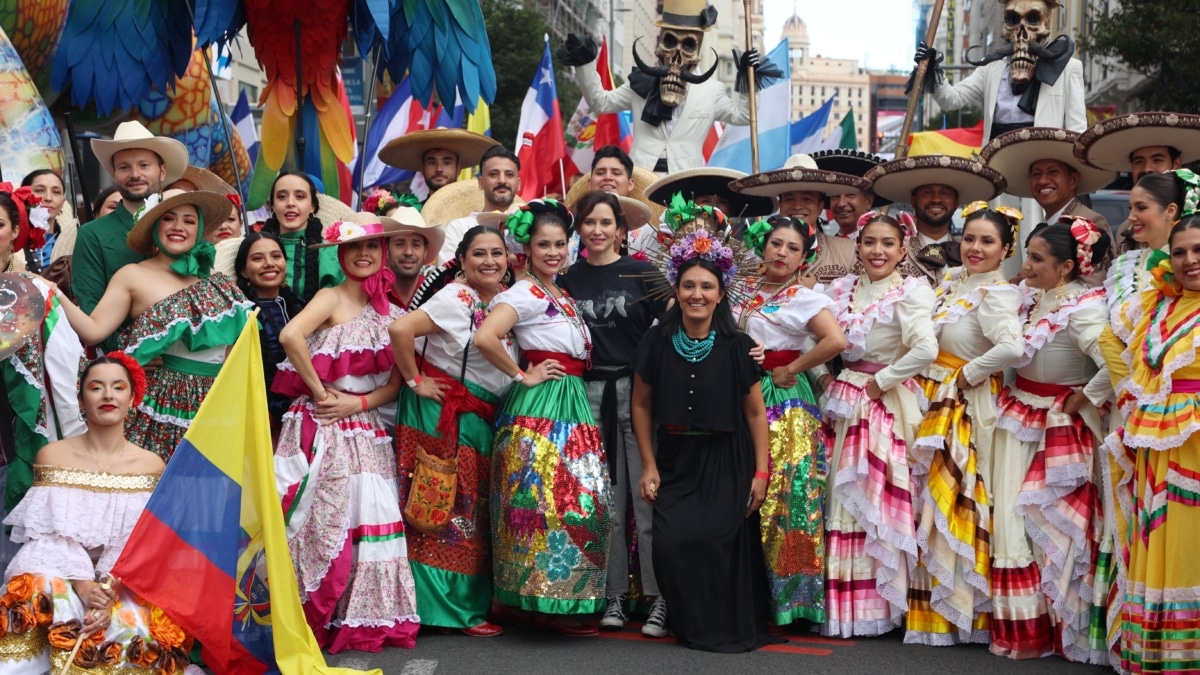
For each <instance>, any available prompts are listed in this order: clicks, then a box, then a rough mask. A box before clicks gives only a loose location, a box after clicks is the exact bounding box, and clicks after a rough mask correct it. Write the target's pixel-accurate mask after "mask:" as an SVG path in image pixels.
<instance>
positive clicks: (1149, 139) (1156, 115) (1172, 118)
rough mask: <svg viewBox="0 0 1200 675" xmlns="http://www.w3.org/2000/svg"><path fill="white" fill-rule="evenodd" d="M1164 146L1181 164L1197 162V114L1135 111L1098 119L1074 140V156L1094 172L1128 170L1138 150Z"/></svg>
mask: <svg viewBox="0 0 1200 675" xmlns="http://www.w3.org/2000/svg"><path fill="white" fill-rule="evenodd" d="M1155 145H1166V146H1169V147H1172V148H1175V149H1176V150H1178V151H1179V152H1180V153H1181V154H1182V157H1181V159H1182V160H1183V163H1184V164H1187V163H1188V162H1194V161H1196V160H1198V159H1200V115H1187V114H1184V113H1173V112H1138V113H1130V114H1128V115H1119V116H1117V117H1110V118H1108V119H1106V120H1101V121H1099V122H1097V123H1095V124H1093V125H1092V126H1091V128H1090V129H1088V130H1087V131H1085V132H1083V133H1082V134H1080V135H1079V138H1078V139H1076V140H1075V156H1076V157H1078V158H1079V160H1080V161H1082V162H1084V163H1086V164H1090V165H1091V166H1094V167H1096V168H1098V169H1107V170H1109V171H1129V168H1130V167H1129V164H1130V162H1129V156H1130V155H1131V154H1133V151H1134V150H1137V149H1138V148H1146V147H1150V146H1155Z"/></svg>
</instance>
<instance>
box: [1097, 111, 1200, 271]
mask: <svg viewBox="0 0 1200 675" xmlns="http://www.w3.org/2000/svg"><path fill="white" fill-rule="evenodd" d="M1074 153H1075V157H1077V158H1078V159H1079V160H1080V161H1082V162H1084V163H1085V164H1087V165H1089V166H1094V167H1096V168H1098V169H1105V170H1108V171H1129V172H1130V173H1131V174H1132V175H1133V183H1134V185H1136V184H1137V182H1138V181H1139V180H1141V179H1142V176H1145V175H1146V174H1149V173H1166V172H1168V171H1173V170H1175V169H1179V168H1182V167H1183V165H1184V164H1190V163H1192V162H1194V161H1196V160H1198V159H1200V115H1185V114H1182V113H1170V112H1140V113H1131V114H1129V115H1121V116H1119V117H1110V118H1109V119H1106V120H1102V121H1100V122H1097V123H1096V124H1094V125H1093V126H1092V128H1091V129H1088V130H1087V131H1085V132H1084V133H1082V134H1080V135H1079V138H1077V139H1075V147H1074ZM1131 227H1132V226H1131V225H1130V223H1129V221H1128V220H1126V221H1125V222H1124V223H1121V226H1120V227H1118V228H1117V234H1116V236H1115V237H1113V245H1114V246H1115V247H1116V251H1117V254H1118V255H1119V254H1121V253H1125V252H1127V251H1131V250H1134V249H1137V248H1138V247H1139V245H1138V243H1137V242H1135V241H1134V240H1133V236H1132V234H1131V233H1130V228H1131Z"/></svg>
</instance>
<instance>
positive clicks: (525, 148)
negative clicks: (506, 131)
mask: <svg viewBox="0 0 1200 675" xmlns="http://www.w3.org/2000/svg"><path fill="white" fill-rule="evenodd" d="M545 40H546V49H545V51H544V52H543V53H542V62H541V63H540V64H538V71H537V74H536V75H534V77H533V83H532V84H531V85H529V91H528V92H526V93H525V101H524V102H523V103H522V104H521V124H520V126H519V127H518V130H517V144H516V147H517V157H518V158H520V160H521V199H524V200H526V201H528V200H530V199H537V198H539V197H542V196H543V195H545V194H548V193H551V192H555V193H558V194H565V193H566V186H564V185H563V182H564V180H565V179H564V177H563V158H565V157H566V155H567V144H566V141H565V140H564V139H563V121H562V113H561V112H559V110H558V88H557V87H555V85H554V62H553V61H551V60H550V36H546V37H545Z"/></svg>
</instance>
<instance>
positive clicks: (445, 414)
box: [422, 363, 496, 448]
mask: <svg viewBox="0 0 1200 675" xmlns="http://www.w3.org/2000/svg"><path fill="white" fill-rule="evenodd" d="M422 369H423V370H424V371H425V375H427V376H429V377H433V378H434V379H436V380H437V381H438V382H440V383H441V384H444V385H447V388H446V389H445V390H444V391H443V392H442V412H441V414H440V415H438V423H437V432H438V435H440V436H441V437H442V438H443V439H445V440H447V441H449V442H450V443H451V446H450V447H452V448H457V447H458V418H460V417H462V416H463V415H470V414H474V415H478V416H480V417H481V418H483V419H484V420H485V421H487V423H488V424H491V423H492V421H493V420H495V418H496V404H495V403H488V402H487V401H485V400H483V399H481V398H479V397H478V396H476V395H475V394H473V393H471V390H470V389H468V388H467V385H465V384H463V383H462V382H459V381H458V380H456V379H454V378H453V377H450V376H449V375H447V374H446V373H444V372H442V371H441V370H439V369H437V368H435V367H434V366H432V365H430V364H428V363H426V364H425V365H424V366H423V367H422Z"/></svg>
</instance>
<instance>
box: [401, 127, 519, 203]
mask: <svg viewBox="0 0 1200 675" xmlns="http://www.w3.org/2000/svg"><path fill="white" fill-rule="evenodd" d="M497 145H500V143H499V142H498V141H495V140H493V139H491V138H488V137H487V136H484V135H483V134H477V133H475V132H473V131H467V130H465V129H423V130H421V131H413V132H410V133H407V134H405V135H403V136H401V137H400V138H394V139H392V140H390V141H388V143H387V145H385V146H383V149H381V150H380V151H379V160H380V161H381V162H383V163H384V164H387V165H389V166H394V167H396V168H397V169H405V170H408V171H416V172H420V174H421V176H422V178H424V179H425V185H427V186H428V187H429V194H430V195H432V194H433V193H434V192H437V191H438V190H439V189H441V188H443V187H445V186H447V185H449V184H451V183H453V182H455V181H457V180H458V172H459V170H460V169H462V168H470V167H474V166H475V165H476V164H478V163H479V161H480V159H481V158H482V157H483V154H484V153H485V152H487V150H488V149H489V148H492V147H495V146H497ZM426 199H428V197H426Z"/></svg>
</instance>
